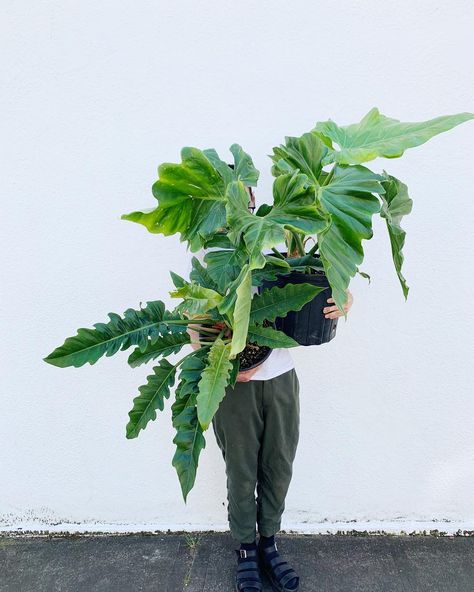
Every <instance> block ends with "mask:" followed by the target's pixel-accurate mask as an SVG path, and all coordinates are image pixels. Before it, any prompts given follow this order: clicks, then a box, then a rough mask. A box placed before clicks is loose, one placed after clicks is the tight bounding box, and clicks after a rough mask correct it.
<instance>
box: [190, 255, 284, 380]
mask: <svg viewBox="0 0 474 592" xmlns="http://www.w3.org/2000/svg"><path fill="white" fill-rule="evenodd" d="M216 250H219V249H218V248H217V247H210V248H209V249H200V250H199V251H197V252H196V253H191V252H190V251H188V254H189V266H188V277H189V274H190V273H191V269H192V264H191V258H192V257H196V259H198V260H199V261H200V262H201V263H202V264H203V265H204V266H205V263H204V255H205V254H206V253H207V252H208V251H216ZM270 252H271V251H270ZM257 292H258V289H257V287H256V286H252V293H253V294H255V293H257ZM294 367H295V364H294V362H293V358H292V357H291V354H290V352H289V351H288V348H275V349H273V350H272V352H271V353H270V355H269V356H268V358H267V359H266V360H264V361H263V362H262V363H261V364H260V366H259V367H258V370H257V371H256V372H255V374H253V376H252V377H251V379H250V380H269V379H270V378H275V377H276V376H280V374H283V373H284V372H288V370H291V369H292V368H294Z"/></svg>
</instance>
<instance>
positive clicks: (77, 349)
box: [44, 300, 172, 368]
mask: <svg viewBox="0 0 474 592" xmlns="http://www.w3.org/2000/svg"><path fill="white" fill-rule="evenodd" d="M165 313H167V315H168V318H169V319H170V318H171V316H172V315H171V314H170V313H169V312H167V311H165V305H164V304H163V302H161V301H160V300H155V301H151V302H147V304H146V307H145V308H143V309H140V310H134V309H132V308H129V309H128V310H126V311H125V313H124V315H123V318H122V317H120V316H119V315H117V314H115V313H109V318H110V321H109V322H108V323H96V324H95V325H93V326H94V329H84V328H81V329H78V331H77V335H75V336H74V337H68V338H67V339H66V341H65V342H64V344H63V345H62V346H60V347H57V348H56V349H55V350H54V351H53V352H52V353H50V354H49V355H48V356H47V357H46V358H44V361H45V362H48V364H52V365H53V366H58V367H59V368H66V367H68V366H74V367H76V368H79V367H80V366H83V365H84V364H87V363H89V364H91V365H92V364H95V363H96V362H97V360H98V359H99V358H101V357H102V356H104V355H105V356H112V355H113V354H115V353H116V352H117V351H119V350H120V349H121V350H122V351H123V350H125V349H127V348H129V347H131V346H133V345H137V346H138V347H139V348H140V349H141V350H142V351H144V350H145V348H146V347H147V345H148V342H149V340H151V341H152V342H154V341H156V339H157V338H158V337H159V335H160V334H162V333H163V332H165V331H167V330H168V327H167V325H166V321H165V320H164V317H165V316H166V314H165Z"/></svg>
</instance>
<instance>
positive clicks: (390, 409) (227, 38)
mask: <svg viewBox="0 0 474 592" xmlns="http://www.w3.org/2000/svg"><path fill="white" fill-rule="evenodd" d="M3 17H4V18H3V19H2V25H1V26H2V31H1V33H2V35H1V38H2V42H1V43H2V81H3V85H2V86H3V89H2V104H1V113H2V116H3V119H4V125H3V133H2V145H3V149H4V153H3V156H2V158H1V161H0V162H1V164H0V166H1V167H2V169H3V175H2V178H3V181H2V189H3V198H2V203H3V205H4V209H5V206H6V213H4V216H3V231H2V236H1V240H2V249H1V252H2V256H3V259H2V265H1V290H2V306H1V312H0V314H1V322H2V333H3V336H2V340H1V344H2V391H1V397H0V413H1V418H2V427H1V430H0V463H1V465H0V478H1V488H0V515H1V517H2V524H3V527H4V528H13V529H14V528H19V527H23V528H48V529H50V530H54V529H56V530H57V529H66V530H67V529H73V530H76V529H83V530H84V529H93V530H98V529H107V528H109V529H111V530H123V529H125V530H134V529H142V528H145V529H148V528H168V527H170V528H189V529H194V528H226V527H227V523H226V510H225V495H226V493H225V475H224V464H223V460H222V458H221V456H220V452H219V450H218V449H217V446H216V444H215V442H214V437H213V434H212V432H211V431H210V432H208V433H207V441H208V444H207V448H206V450H205V451H204V452H203V454H202V456H201V463H200V467H199V471H198V479H197V483H196V486H195V488H194V490H193V491H192V493H191V494H190V497H189V501H188V504H187V506H185V505H184V503H183V502H182V499H181V495H180V491H179V485H178V480H177V477H176V475H175V472H174V469H173V468H172V466H171V458H172V455H173V451H174V447H173V445H172V443H171V440H172V437H173V435H174V431H173V430H172V428H171V427H170V410H169V404H168V407H167V408H166V410H165V412H164V413H163V414H162V415H161V416H160V417H159V418H158V420H157V421H156V422H154V423H153V424H150V425H149V427H148V428H147V429H146V431H145V432H143V433H142V434H141V435H140V437H139V438H138V439H136V440H133V441H128V440H126V439H125V424H126V423H127V420H128V416H127V414H128V411H129V409H130V407H131V402H132V399H133V397H134V396H136V394H137V387H138V386H139V385H140V384H143V381H144V379H145V376H146V375H147V374H148V373H149V372H150V367H148V368H138V369H134V370H132V369H129V368H128V366H127V364H126V357H127V353H122V354H121V355H118V356H116V357H115V358H108V359H103V360H100V361H99V362H98V363H97V364H96V365H95V366H92V367H91V366H89V365H88V366H87V367H84V368H81V369H64V370H63V369H58V368H54V367H52V366H48V365H46V364H45V363H44V362H43V361H42V358H43V357H44V356H45V355H47V354H48V353H49V352H50V351H51V350H52V349H53V348H54V347H56V346H57V345H59V344H60V343H62V342H63V340H64V338H65V337H67V336H70V335H72V334H75V332H76V329H77V328H78V327H80V326H82V327H87V326H91V325H92V323H94V322H99V321H105V320H106V318H107V317H106V315H107V313H108V312H109V311H114V312H118V313H122V312H123V311H124V310H125V309H126V308H128V307H135V306H137V305H138V303H139V302H141V301H142V302H144V301H146V300H153V299H156V298H162V299H165V300H166V301H168V302H169V299H168V298H167V293H168V290H170V289H171V287H172V286H171V282H170V279H169V275H168V270H169V269H173V270H174V271H176V272H177V273H183V272H184V270H185V269H186V252H185V246H184V245H183V244H181V243H179V241H178V240H177V239H176V238H175V237H172V238H164V237H162V236H159V235H151V234H148V233H147V232H146V230H145V229H144V228H142V227H140V226H138V225H134V224H132V223H129V222H124V221H121V220H120V219H119V217H120V215H121V214H122V213H124V212H128V211H131V210H134V209H137V208H140V207H151V206H152V205H153V203H154V200H153V198H152V196H151V189H150V188H151V184H152V183H153V181H154V180H155V178H156V167H157V165H158V164H159V163H161V162H164V161H171V162H173V161H174V162H176V161H178V160H179V150H180V148H181V147H182V146H184V145H188V146H197V147H200V148H207V147H215V148H216V149H217V150H218V151H220V152H221V154H222V155H223V156H224V157H229V158H230V154H229V153H228V152H227V149H228V147H229V146H230V145H231V144H232V143H233V142H239V143H240V144H242V146H243V147H244V148H245V149H246V150H247V151H248V152H250V153H251V154H252V155H253V157H254V161H255V164H256V166H257V167H258V168H259V169H260V171H261V183H260V185H259V189H258V192H257V197H258V198H259V200H260V202H262V201H266V199H268V197H269V192H270V188H271V180H272V179H271V175H270V164H271V163H270V159H269V158H268V157H267V156H266V155H267V154H269V152H270V151H271V148H272V147H273V146H275V145H277V144H278V143H280V142H281V141H282V140H283V137H284V135H299V134H301V133H303V132H305V131H308V130H309V129H311V128H312V127H313V125H314V123H315V122H316V121H317V120H325V119H327V118H329V117H330V118H332V119H334V120H335V121H337V122H338V123H340V124H347V123H353V122H356V121H358V120H359V119H360V118H361V117H362V116H363V115H364V114H365V113H366V112H367V111H368V110H369V109H370V108H371V107H372V106H377V107H379V108H380V110H381V111H382V112H383V113H385V114H387V115H389V116H391V117H396V118H398V119H401V120H405V121H416V120H421V119H428V118H431V117H435V116H438V115H442V114H448V113H456V112H460V111H468V110H471V111H472V110H473V101H472V98H473V93H472V91H473V72H472V62H471V58H470V54H472V44H471V43H470V42H469V34H470V33H472V17H473V6H472V2H470V1H468V0H454V1H453V2H450V3H447V4H440V3H439V2H431V1H420V2H416V3H414V2H411V1H408V0H396V1H392V0H388V1H385V2H380V1H376V0H366V1H343V0H339V1H337V2H333V1H327V2H324V3H318V2H312V1H311V0H306V1H295V2H291V3H289V2H287V1H285V2H283V1H281V0H276V1H275V0H274V1H272V2H267V1H261V2H259V3H256V2H250V1H248V0H241V1H240V2H238V3H237V2H228V1H223V0H212V1H210V0H207V1H206V0H203V1H202V2H191V1H181V2H163V1H161V2H156V1H151V0H150V1H145V0H134V1H133V2H130V1H121V2H119V3H118V4H117V2H112V1H104V2H99V3H98V2H92V1H91V0H82V1H81V2H79V1H66V2H58V1H57V0H43V1H37V2H33V1H31V0H30V1H29V2H13V1H11V0H9V1H5V2H4V4H3ZM473 149H474V146H473V125H472V123H467V124H464V125H463V126H461V127H459V128H457V129H455V130H453V131H451V132H449V133H447V134H443V135H440V136H438V137H436V138H435V139H433V140H432V141H430V142H429V143H428V144H426V145H424V146H421V147H419V148H416V149H413V150H411V151H408V152H407V153H406V154H405V156H404V157H403V159H401V160H377V161H374V162H372V163H371V165H370V166H371V167H372V168H373V169H374V170H377V171H381V170H382V168H385V169H386V170H388V171H389V172H391V173H392V174H395V175H396V176H398V177H399V178H401V179H402V180H403V181H405V182H406V183H407V184H408V187H409V190H410V193H411V197H412V198H413V200H414V208H413V213H412V215H411V216H410V217H408V218H407V219H406V222H405V223H404V227H405V229H406V230H407V233H408V234H407V244H406V248H405V257H406V265H405V267H404V271H405V275H406V277H407V279H408V282H409V285H410V288H411V291H410V294H409V299H408V302H406V303H405V301H404V299H403V296H402V293H401V289H400V287H399V285H398V282H397V278H396V274H395V272H394V269H393V266H392V262H391V256H390V247H389V242H388V237H387V235H386V231H385V227H384V225H383V224H382V221H381V220H379V221H377V222H376V227H375V237H374V239H373V240H372V241H368V242H365V243H364V245H365V250H366V261H365V263H364V265H363V266H362V269H363V270H364V271H366V272H368V273H369V274H371V276H372V283H371V284H370V285H368V284H367V283H366V281H365V280H363V279H362V278H356V279H355V280H354V281H353V283H352V285H351V290H352V292H353V294H354V299H355V302H354V306H353V310H352V312H351V314H350V316H349V319H348V321H347V322H346V323H344V321H343V320H342V321H340V322H339V327H338V336H337V338H336V339H335V340H334V341H332V342H331V343H330V344H327V345H324V346H321V347H312V348H299V349H298V350H297V351H296V352H294V356H295V358H296V363H297V370H298V373H299V376H300V381H301V405H302V418H301V422H302V425H301V439H300V444H299V450H298V454H297V459H296V462H295V469H294V477H293V481H292V484H291V488H290V492H289V494H288V498H287V509H286V512H285V515H284V521H283V528H286V529H296V530H301V531H305V532H310V531H318V530H322V531H325V530H336V529H338V528H341V529H345V530H347V529H352V528H354V529H360V528H372V529H380V530H395V531H399V530H403V529H409V530H411V529H416V530H420V529H422V528H439V529H440V530H444V531H450V530H456V529H457V528H462V529H469V528H470V529H473V528H474V503H473V491H474V442H473V435H472V417H473V412H474V403H473V399H472V393H470V392H469V391H470V389H471V388H472V374H471V368H470V365H471V363H472V354H473V351H472V342H471V335H472V331H473V316H472V289H473V283H472V265H471V263H472V248H473V239H472V236H473V231H472V214H473V209H472V196H473V193H472V173H473V170H472V153H473ZM440 522H441V523H440Z"/></svg>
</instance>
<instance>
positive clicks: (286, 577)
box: [278, 569, 299, 587]
mask: <svg viewBox="0 0 474 592" xmlns="http://www.w3.org/2000/svg"><path fill="white" fill-rule="evenodd" d="M294 578H296V579H297V580H299V576H298V575H297V574H296V572H295V570H294V569H292V570H291V571H289V572H288V573H287V574H285V575H284V576H283V577H282V578H281V580H278V583H279V584H280V586H283V587H284V586H285V585H286V584H287V583H288V582H289V581H290V580H293V579H294ZM297 584H298V582H297ZM297 587H298V586H297Z"/></svg>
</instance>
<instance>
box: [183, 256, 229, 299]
mask: <svg viewBox="0 0 474 592" xmlns="http://www.w3.org/2000/svg"><path fill="white" fill-rule="evenodd" d="M191 264H192V270H191V273H190V274H189V279H190V280H191V281H192V282H194V283H195V284H200V285H201V286H203V287H204V288H210V289H211V290H214V291H215V292H223V293H224V292H225V290H219V286H218V284H217V283H216V282H215V281H214V280H213V279H212V277H211V275H210V274H209V272H208V270H207V268H206V267H204V266H203V265H202V263H201V262H200V261H199V259H198V258H197V257H193V258H192V259H191Z"/></svg>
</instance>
